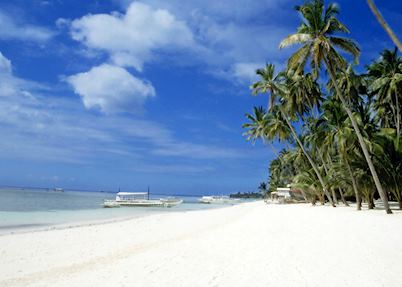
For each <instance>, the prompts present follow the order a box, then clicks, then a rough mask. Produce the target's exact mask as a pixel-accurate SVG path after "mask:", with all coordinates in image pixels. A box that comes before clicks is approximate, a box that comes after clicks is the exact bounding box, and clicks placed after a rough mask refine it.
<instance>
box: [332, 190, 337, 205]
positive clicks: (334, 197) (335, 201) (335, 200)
mask: <svg viewBox="0 0 402 287" xmlns="http://www.w3.org/2000/svg"><path fill="white" fill-rule="evenodd" d="M331 193H332V200H333V201H334V203H335V204H338V198H337V197H336V193H335V189H334V188H333V187H331Z"/></svg>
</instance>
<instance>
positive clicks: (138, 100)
mask: <svg viewBox="0 0 402 287" xmlns="http://www.w3.org/2000/svg"><path fill="white" fill-rule="evenodd" d="M377 2H378V5H379V6H380V7H381V9H382V11H383V13H384V15H385V17H386V18H387V20H388V21H389V23H390V24H391V25H392V26H393V27H394V28H395V30H396V32H397V33H398V35H401V34H402V30H401V29H402V28H401V27H400V25H399V24H400V23H399V21H398V19H400V17H401V15H400V14H401V12H402V3H397V2H398V1H377ZM301 3H302V2H301V1H291V0H281V1H279V0H276V1H274V0H265V1H250V0H232V1H212V0H203V1H201V0H193V1H179V0H170V1H168V0H163V1H162V0H149V1H134V2H133V1H129V0H104V1H94V0H88V1H80V0H68V1H67V0H53V1H50V0H49V1H44V0H30V1H26V0H14V1H5V0H2V1H0V24H1V27H2V28H1V30H0V52H1V55H0V132H1V135H2V140H1V142H0V183H1V185H34V186H63V187H66V188H85V189H94V190H96V189H104V190H116V189H117V188H118V187H119V186H120V187H121V188H122V189H124V190H138V189H144V188H146V186H147V185H148V184H149V185H151V187H152V189H153V191H154V192H157V193H177V194H180V193H195V194H203V193H228V192H236V191H245V190H254V189H256V187H257V186H258V184H259V182H261V181H263V180H265V179H266V177H267V166H268V162H269V160H270V159H272V157H273V156H274V154H273V152H272V151H271V150H270V149H269V148H268V147H265V146H263V145H262V144H256V145H255V146H252V145H251V144H250V143H248V142H246V141H245V139H244V137H242V133H243V130H242V129H241V124H242V123H243V122H244V113H246V112H249V111H251V109H252V107H253V106H254V105H265V103H266V98H265V97H251V96H250V92H249V90H248V86H249V85H250V83H251V82H252V81H253V79H254V70H255V69H256V68H257V67H261V66H263V65H264V64H265V63H266V62H273V63H275V64H277V65H278V66H279V67H283V66H284V61H285V59H286V57H287V56H288V55H289V53H290V52H291V50H285V51H279V50H278V48H277V47H278V43H279V41H280V40H281V39H282V38H284V37H285V36H286V35H287V34H289V33H291V32H293V31H294V30H295V27H296V26H297V24H298V22H299V18H298V16H297V14H296V13H295V12H294V10H293V6H295V5H297V4H301ZM338 3H339V4H340V6H341V9H342V14H341V19H342V20H343V21H344V22H345V23H346V24H347V26H348V27H349V28H350V30H351V31H352V37H353V38H355V39H357V40H358V42H359V44H360V47H361V49H362V51H363V54H362V58H361V65H360V68H361V67H363V66H364V64H365V63H368V62H369V61H370V60H373V59H375V58H377V57H378V52H379V51H381V50H382V49H383V48H386V47H392V43H391V42H390V41H389V40H388V38H387V37H386V35H384V32H383V31H382V30H381V29H380V28H379V26H378V24H377V23H376V22H375V19H374V18H373V17H372V15H371V14H370V11H369V10H368V8H367V6H366V3H365V1H347V0H342V1H338ZM398 29H399V30H398ZM277 147H278V148H279V146H278V145H277Z"/></svg>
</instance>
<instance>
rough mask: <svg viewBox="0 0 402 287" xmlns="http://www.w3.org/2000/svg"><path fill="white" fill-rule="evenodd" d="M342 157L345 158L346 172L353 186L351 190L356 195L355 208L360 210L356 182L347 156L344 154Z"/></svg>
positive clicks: (360, 203)
mask: <svg viewBox="0 0 402 287" xmlns="http://www.w3.org/2000/svg"><path fill="white" fill-rule="evenodd" d="M343 158H344V159H345V164H346V167H347V168H348V172H349V175H350V178H351V180H352V186H353V190H354V192H355V197H356V204H357V210H362V201H361V200H360V194H359V190H358V189H357V183H356V179H355V176H354V175H353V172H352V168H351V167H350V164H349V161H348V159H347V157H346V156H344V157H343Z"/></svg>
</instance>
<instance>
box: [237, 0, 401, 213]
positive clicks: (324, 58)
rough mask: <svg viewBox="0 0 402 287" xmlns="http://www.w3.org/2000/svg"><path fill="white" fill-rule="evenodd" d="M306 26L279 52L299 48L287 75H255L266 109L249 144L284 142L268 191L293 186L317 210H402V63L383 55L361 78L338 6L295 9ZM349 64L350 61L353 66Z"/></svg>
mask: <svg viewBox="0 0 402 287" xmlns="http://www.w3.org/2000/svg"><path fill="white" fill-rule="evenodd" d="M296 10H297V11H298V12H299V13H300V15H301V16H302V23H301V25H300V26H299V27H298V29H297V31H296V33H294V34H292V35H290V36H288V37H287V38H285V39H284V40H283V41H282V42H281V43H280V48H285V47H288V46H292V45H295V44H299V45H300V47H299V48H298V49H297V50H296V52H295V53H294V54H293V55H292V56H291V57H290V58H289V59H288V63H287V68H286V70H285V71H279V72H276V71H275V66H274V65H273V64H267V65H266V66H265V67H264V68H262V69H258V70H257V75H258V76H259V77H260V80H259V81H258V82H256V83H254V84H253V85H252V86H251V88H252V91H253V94H255V95H257V94H267V95H268V96H269V104H268V107H267V109H265V108H263V107H255V108H254V111H253V113H251V114H247V115H246V117H247V119H248V122H247V123H246V124H244V128H246V129H247V132H246V135H247V136H248V139H249V140H253V141H255V140H257V139H262V140H263V141H264V142H265V143H270V142H272V141H274V140H279V141H283V142H284V143H285V144H286V145H287V148H285V149H284V150H282V151H281V152H279V153H278V152H276V151H275V152H276V153H277V158H276V159H275V160H273V161H272V162H271V163H270V168H269V169H270V182H269V183H270V189H271V190H273V189H275V188H276V187H278V186H285V185H287V184H291V185H292V186H294V187H297V188H299V189H300V190H301V191H302V192H303V195H304V197H305V198H306V199H307V200H309V201H311V202H312V203H313V204H315V202H316V201H320V202H321V203H324V202H325V201H328V202H329V203H330V204H331V205H333V206H336V204H337V203H338V198H339V199H340V200H342V202H343V203H344V204H346V205H347V204H348V203H347V199H350V200H352V199H353V200H355V201H356V202H357V209H358V210H360V209H361V206H362V201H365V202H366V203H367V204H368V207H369V208H374V199H375V198H377V197H380V198H381V200H382V205H383V207H384V209H385V210H386V212H387V213H392V212H391V209H390V206H389V203H388V201H389V200H390V199H391V200H396V201H398V202H399V206H400V208H401V209H402V140H401V124H402V123H401V106H402V103H401V102H402V101H401V100H402V98H401V97H402V58H401V57H399V55H398V50H397V49H395V50H385V51H383V52H382V54H381V57H380V58H379V59H378V60H377V61H375V62H373V63H371V64H370V65H369V66H367V67H366V71H365V72H364V73H362V74H359V73H356V71H355V70H354V66H355V65H356V63H357V61H358V57H359V55H360V50H359V48H358V46H357V44H356V43H355V42H354V41H353V40H351V39H348V38H345V37H341V36H340V34H342V33H349V31H348V29H347V28H346V27H345V25H343V24H342V23H341V22H340V21H339V20H338V18H337V16H338V14H339V8H338V6H337V5H335V4H330V5H328V6H325V5H324V3H323V1H322V0H311V1H310V2H307V3H305V4H304V5H302V6H298V7H296ZM348 60H349V61H348Z"/></svg>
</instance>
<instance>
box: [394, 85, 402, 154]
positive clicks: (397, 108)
mask: <svg viewBox="0 0 402 287" xmlns="http://www.w3.org/2000/svg"><path fill="white" fill-rule="evenodd" d="M398 97H399V94H398V89H396V90H395V104H396V123H395V124H396V142H397V145H398V146H399V135H400V133H401V131H400V118H401V116H400V111H399V99H398Z"/></svg>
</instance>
